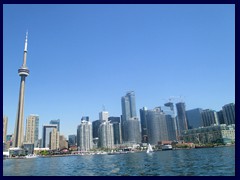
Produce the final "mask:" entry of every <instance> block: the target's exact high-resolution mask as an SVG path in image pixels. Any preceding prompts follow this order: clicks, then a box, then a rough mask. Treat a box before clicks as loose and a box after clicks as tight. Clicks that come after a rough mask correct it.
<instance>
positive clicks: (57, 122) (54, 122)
mask: <svg viewBox="0 0 240 180" xmlns="http://www.w3.org/2000/svg"><path fill="white" fill-rule="evenodd" d="M50 124H56V125H57V130H58V132H60V119H57V120H51V121H50Z"/></svg>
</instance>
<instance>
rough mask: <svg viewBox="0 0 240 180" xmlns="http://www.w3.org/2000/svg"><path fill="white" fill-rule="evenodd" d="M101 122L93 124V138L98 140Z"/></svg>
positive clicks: (97, 121)
mask: <svg viewBox="0 0 240 180" xmlns="http://www.w3.org/2000/svg"><path fill="white" fill-rule="evenodd" d="M101 123H102V121H101V120H96V121H93V122H92V131H93V138H98V137H99V136H98V135H99V127H100V125H101Z"/></svg>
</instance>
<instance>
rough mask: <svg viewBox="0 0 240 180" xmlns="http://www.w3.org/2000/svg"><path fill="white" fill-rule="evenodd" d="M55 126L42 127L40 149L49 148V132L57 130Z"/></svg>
mask: <svg viewBox="0 0 240 180" xmlns="http://www.w3.org/2000/svg"><path fill="white" fill-rule="evenodd" d="M57 128H58V126H57V124H45V125H43V135H42V147H43V148H50V132H52V131H53V129H57Z"/></svg>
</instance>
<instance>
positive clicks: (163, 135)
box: [146, 107, 168, 145]
mask: <svg viewBox="0 0 240 180" xmlns="http://www.w3.org/2000/svg"><path fill="white" fill-rule="evenodd" d="M146 118H147V132H148V143H150V144H152V145H156V144H158V142H159V141H166V140H168V132H167V123H166V117H165V114H164V113H163V112H162V111H161V109H160V108H159V107H157V108H154V109H153V110H147V115H146Z"/></svg>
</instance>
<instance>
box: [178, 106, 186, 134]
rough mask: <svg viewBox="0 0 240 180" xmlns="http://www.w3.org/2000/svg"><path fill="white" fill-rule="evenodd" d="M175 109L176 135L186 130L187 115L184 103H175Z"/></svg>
mask: <svg viewBox="0 0 240 180" xmlns="http://www.w3.org/2000/svg"><path fill="white" fill-rule="evenodd" d="M176 109H177V123H178V128H179V129H178V135H181V133H182V131H184V130H188V124H187V117H186V112H185V103H184V102H179V103H176Z"/></svg>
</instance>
